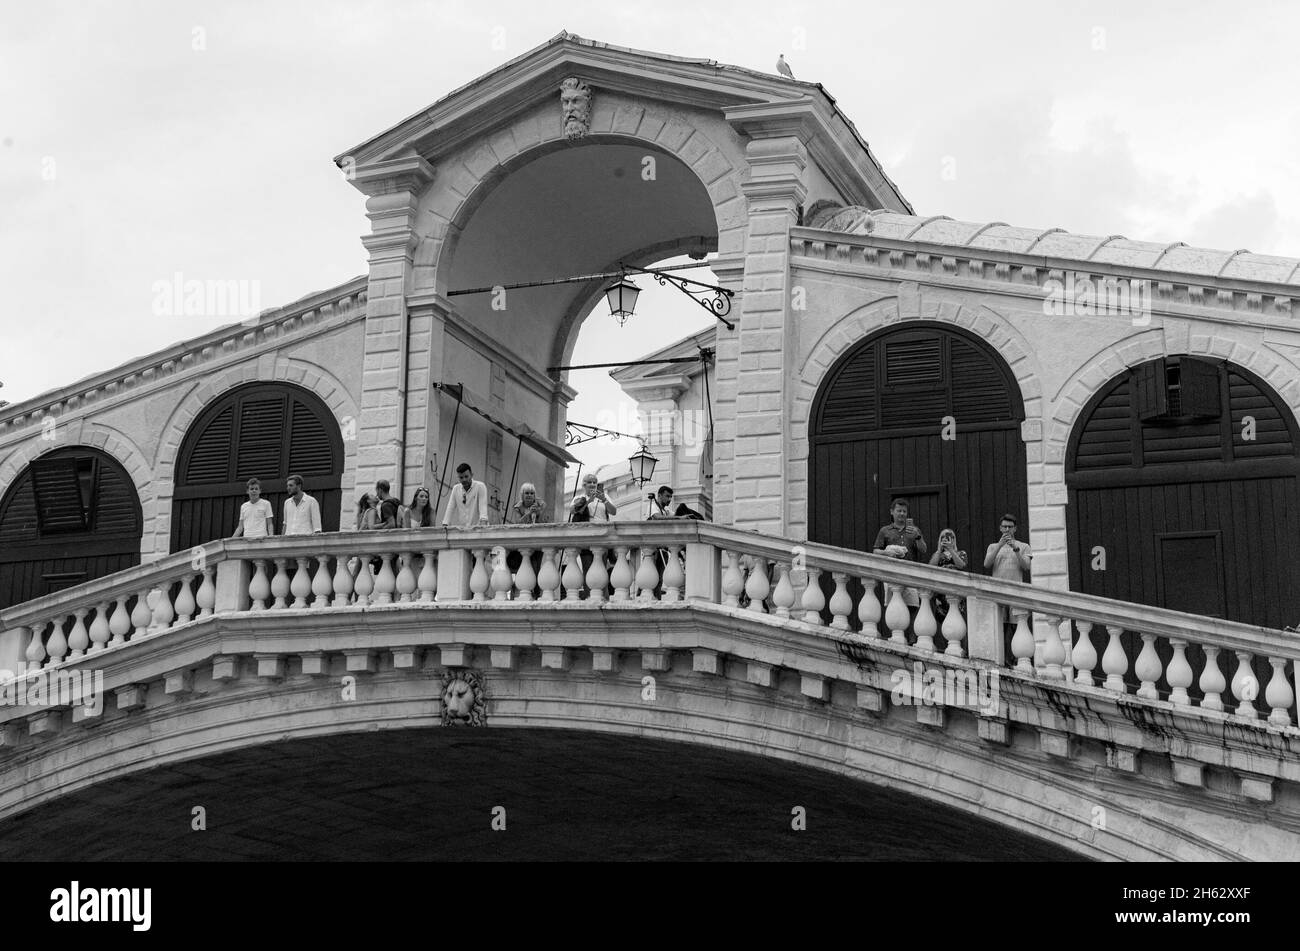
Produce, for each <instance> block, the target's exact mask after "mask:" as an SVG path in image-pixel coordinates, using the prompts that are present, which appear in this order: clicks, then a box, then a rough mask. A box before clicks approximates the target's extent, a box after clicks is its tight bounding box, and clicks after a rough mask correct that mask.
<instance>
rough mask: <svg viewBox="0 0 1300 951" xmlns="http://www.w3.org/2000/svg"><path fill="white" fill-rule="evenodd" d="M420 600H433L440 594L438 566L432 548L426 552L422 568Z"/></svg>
mask: <svg viewBox="0 0 1300 951" xmlns="http://www.w3.org/2000/svg"><path fill="white" fill-rule="evenodd" d="M419 586H420V600H421V601H433V600H435V598H436V596H437V594H438V568H437V564H436V563H435V561H434V554H433V551H432V549H430V550H429V551H426V552H425V553H424V566H423V567H422V568H421V569H420V578H419Z"/></svg>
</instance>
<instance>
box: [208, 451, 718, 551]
mask: <svg viewBox="0 0 1300 951" xmlns="http://www.w3.org/2000/svg"><path fill="white" fill-rule="evenodd" d="M456 478H457V480H458V484H457V485H456V486H454V487H453V488H452V490H451V497H450V498H448V499H447V507H446V509H445V510H444V512H443V516H442V524H443V525H444V526H447V527H449V528H476V527H478V526H481V525H487V524H488V493H487V486H486V485H484V484H483V483H482V482H480V481H479V480H477V479H475V478H474V470H473V469H472V468H471V467H470V466H469V465H468V464H467V463H463V462H462V463H461V464H460V465H458V466H457V467H456ZM303 486H304V482H303V478H302V476H300V475H291V476H289V478H288V481H287V488H288V491H289V497H288V498H287V499H285V500H284V510H283V513H282V515H283V517H282V519H281V523H280V524H281V526H282V532H281V534H284V535H311V534H314V533H316V532H319V531H321V518H320V505H319V504H318V503H317V501H316V500H315V499H314V498H312V497H311V496H310V495H308V494H307V493H306V492H304V491H303ZM247 489H248V501H247V502H245V503H243V505H241V506H240V509H239V520H238V522H237V524H236V526H235V534H234V536H233V537H235V538H266V537H268V536H271V535H274V534H275V525H274V521H275V513H274V512H273V511H272V509H271V503H270V502H268V501H267V500H266V499H264V498H262V483H261V482H260V481H259V480H258V479H249V480H248V485H247ZM648 501H649V505H648V507H647V512H646V518H647V519H700V518H703V516H701V515H700V514H699V513H698V512H695V511H693V510H692V509H690V508H689V507H687V506H686V505H678V506H677V508H676V509H673V508H672V507H671V506H672V501H673V490H672V488H671V487H670V486H666V485H661V486H660V487H659V491H658V492H656V493H654V494H653V495H650V496H649V497H648ZM433 506H434V503H433V501H432V499H431V498H430V496H429V490H428V489H426V488H424V487H423V486H421V487H420V488H418V489H416V490H415V494H414V495H412V497H411V504H410V505H403V504H402V502H401V500H400V499H397V498H394V497H393V495H392V494H391V493H390V485H389V482H388V480H387V479H380V480H379V481H378V482H376V483H375V491H374V492H373V493H370V492H366V493H365V494H363V495H362V496H361V498H360V499H358V500H357V511H356V524H355V526H354V527H355V528H356V530H357V531H370V530H372V529H385V528H422V527H429V526H432V525H434V524H435V521H434V518H435V516H434V511H433ZM616 514H618V506H616V505H615V504H614V503H613V502H611V501H610V500H609V499H608V498H606V496H605V486H604V484H603V483H601V482H600V481H599V480H598V479H597V478H596V474H595V473H593V472H589V473H587V475H586V476H585V477H584V478H583V480H582V491H581V492H579V493H578V494H577V495H575V496H574V497H573V499H572V500H571V501H570V502H569V504H568V506H567V519H566V521H570V522H608V521H609V520H610V519H611V518H612V517H613V516H614V515H616ZM506 521H507V523H509V524H516V525H537V524H545V523H548V522H552V521H554V519H552V517H551V510H550V508H549V506H547V504H546V502H544V501H543V500H542V499H540V498H539V497H538V495H537V487H536V486H535V485H533V483H531V482H525V483H524V484H523V485H521V486H520V487H519V501H518V502H516V503H515V504H514V505H512V506H511V508H510V511H509V513H508V515H507V518H506Z"/></svg>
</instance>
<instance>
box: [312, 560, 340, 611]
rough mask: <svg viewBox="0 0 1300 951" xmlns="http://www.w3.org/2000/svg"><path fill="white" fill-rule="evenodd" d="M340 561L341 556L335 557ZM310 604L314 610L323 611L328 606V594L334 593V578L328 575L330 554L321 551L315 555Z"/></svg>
mask: <svg viewBox="0 0 1300 951" xmlns="http://www.w3.org/2000/svg"><path fill="white" fill-rule="evenodd" d="M337 560H338V561H340V562H341V561H342V560H343V559H342V558H339V559H337ZM311 594H312V598H311V606H312V610H314V611H323V610H324V609H325V608H327V607H329V606H330V596H331V595H333V594H334V579H333V578H332V577H330V556H329V555H326V554H324V553H321V554H319V555H317V556H316V577H314V578H312V579H311Z"/></svg>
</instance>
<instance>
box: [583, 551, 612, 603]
mask: <svg viewBox="0 0 1300 951" xmlns="http://www.w3.org/2000/svg"><path fill="white" fill-rule="evenodd" d="M608 550H609V549H607V548H593V549H592V550H591V564H590V565H589V566H588V567H587V600H588V601H594V602H595V603H596V604H600V603H601V602H603V601H604V600H605V588H606V587H608V586H609V569H608V568H606V567H605V552H607V551H608Z"/></svg>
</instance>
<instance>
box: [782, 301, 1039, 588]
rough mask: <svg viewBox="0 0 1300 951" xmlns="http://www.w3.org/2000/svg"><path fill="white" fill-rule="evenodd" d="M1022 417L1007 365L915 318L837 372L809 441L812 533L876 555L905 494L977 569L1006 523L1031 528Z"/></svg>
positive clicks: (917, 513) (978, 344)
mask: <svg viewBox="0 0 1300 951" xmlns="http://www.w3.org/2000/svg"><path fill="white" fill-rule="evenodd" d="M1024 418H1025V410H1024V401H1023V400H1022V399H1021V395H1020V389H1019V387H1018V386H1017V385H1016V382H1015V378H1014V377H1013V376H1012V374H1011V370H1010V368H1009V367H1008V366H1007V365H1006V362H1005V361H1004V360H1003V359H1002V358H1001V357H1000V356H999V355H998V354H997V352H996V351H994V350H993V349H992V348H990V347H989V346H988V345H987V344H985V343H984V342H983V341H981V340H979V339H978V338H976V337H974V336H973V335H971V334H968V333H966V332H965V331H963V330H959V329H956V328H951V327H947V326H944V325H941V324H929V323H920V322H915V323H913V322H909V323H908V324H907V325H906V326H904V327H898V328H892V329H888V330H885V331H882V332H880V333H876V334H873V335H872V336H870V337H868V338H866V339H865V340H863V341H862V342H861V343H859V344H858V345H857V346H855V347H853V348H852V349H850V350H849V351H848V352H847V353H845V354H844V355H843V356H841V357H840V359H839V360H838V361H837V362H836V363H835V365H834V366H833V367H831V369H830V371H829V372H828V373H827V374H826V378H825V379H824V380H823V382H822V385H821V387H820V389H819V390H818V392H817V399H816V401H815V402H814V405H813V414H812V429H811V433H810V436H809V441H810V447H809V450H810V451H809V458H808V470H809V471H808V484H809V486H810V493H811V494H810V498H809V500H808V510H809V533H808V535H809V538H810V539H811V540H812V541H817V542H824V543H827V544H830V545H838V546H841V547H843V548H851V549H855V550H858V551H870V550H871V546H872V543H873V542H874V540H875V537H876V532H877V531H878V530H879V528H880V526H881V525H884V524H885V523H886V522H888V521H889V500H890V498H891V497H893V496H896V495H904V496H907V498H908V499H909V500H910V501H911V514H912V517H913V519H914V520H915V522H916V524H917V526H918V527H920V528H921V530H922V531H923V532H924V534H925V539H926V542H927V544H928V545H929V546H930V548H931V551H933V548H934V544H935V541H936V539H937V538H938V535H939V532H940V531H941V530H942V529H944V528H951V529H953V530H954V531H955V532H956V533H957V541H958V544H959V545H960V546H961V547H962V548H963V549H965V550H966V551H967V552H968V553H969V554H970V557H971V559H972V562H974V564H973V565H972V569H973V570H979V568H978V565H979V562H980V560H982V556H983V551H984V542H985V541H986V540H990V539H992V538H993V537H995V536H996V535H997V525H998V519H999V517H1000V516H1001V515H1002V513H1004V512H1012V513H1015V514H1016V515H1017V516H1018V518H1019V519H1020V524H1021V526H1022V529H1023V530H1022V532H1021V534H1020V537H1021V538H1025V537H1027V533H1028V487H1027V482H1026V462H1025V444H1024V442H1023V440H1022V438H1021V423H1022V422H1023V421H1024Z"/></svg>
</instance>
